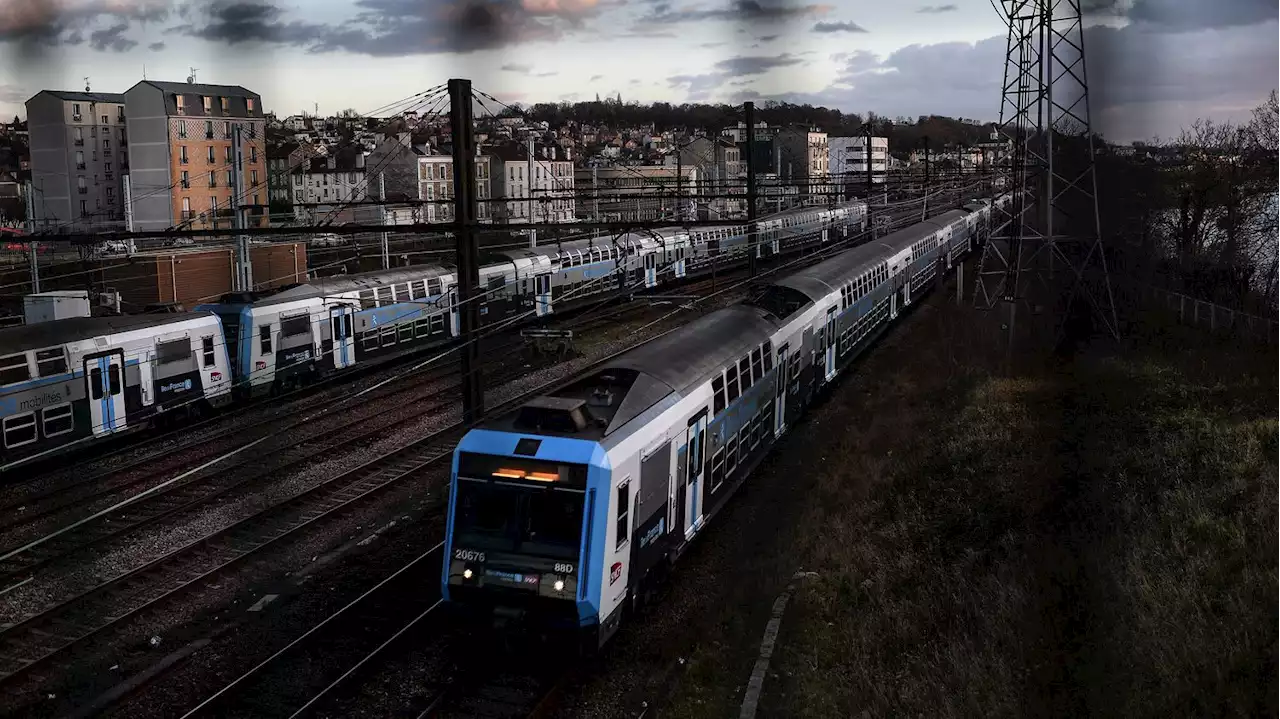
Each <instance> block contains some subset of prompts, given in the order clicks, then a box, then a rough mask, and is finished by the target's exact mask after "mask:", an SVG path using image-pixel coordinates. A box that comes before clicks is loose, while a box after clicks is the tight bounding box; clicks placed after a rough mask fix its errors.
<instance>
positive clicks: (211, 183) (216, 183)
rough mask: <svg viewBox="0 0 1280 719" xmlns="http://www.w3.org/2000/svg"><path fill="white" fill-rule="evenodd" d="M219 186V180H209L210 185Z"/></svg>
mask: <svg viewBox="0 0 1280 719" xmlns="http://www.w3.org/2000/svg"><path fill="white" fill-rule="evenodd" d="M217 186H218V181H217V180H209V187H217Z"/></svg>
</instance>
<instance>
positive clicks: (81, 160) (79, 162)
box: [76, 150, 84, 170]
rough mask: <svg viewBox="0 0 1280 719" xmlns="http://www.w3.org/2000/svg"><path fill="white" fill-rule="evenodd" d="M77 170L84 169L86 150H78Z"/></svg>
mask: <svg viewBox="0 0 1280 719" xmlns="http://www.w3.org/2000/svg"><path fill="white" fill-rule="evenodd" d="M76 169H77V170H83V169H84V150H76Z"/></svg>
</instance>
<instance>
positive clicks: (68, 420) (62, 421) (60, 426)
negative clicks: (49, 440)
mask: <svg viewBox="0 0 1280 719" xmlns="http://www.w3.org/2000/svg"><path fill="white" fill-rule="evenodd" d="M41 419H42V420H43V423H44V436H46V437H57V436H58V435H60V434H66V433H67V432H70V431H71V430H72V429H74V428H75V420H74V418H73V417H72V416H71V405H70V404H60V405H58V406H56V407H45V408H44V409H43V410H41Z"/></svg>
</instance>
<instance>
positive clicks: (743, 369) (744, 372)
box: [738, 355, 753, 394]
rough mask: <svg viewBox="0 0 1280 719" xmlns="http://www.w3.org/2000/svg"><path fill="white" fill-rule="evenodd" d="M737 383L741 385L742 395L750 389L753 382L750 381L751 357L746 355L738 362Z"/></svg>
mask: <svg viewBox="0 0 1280 719" xmlns="http://www.w3.org/2000/svg"><path fill="white" fill-rule="evenodd" d="M738 382H740V383H741V384H742V393H743V394H746V393H747V390H749V389H751V385H752V384H753V382H752V381H751V356H750V355H747V356H746V357H743V358H742V359H740V360H738Z"/></svg>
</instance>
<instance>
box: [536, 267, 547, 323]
mask: <svg viewBox="0 0 1280 719" xmlns="http://www.w3.org/2000/svg"><path fill="white" fill-rule="evenodd" d="M533 284H534V293H535V294H534V300H533V302H534V308H535V309H536V310H537V313H538V316H539V317H545V316H547V315H549V314H551V275H550V273H547V274H541V275H538V276H536V277H534V278H533Z"/></svg>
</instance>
